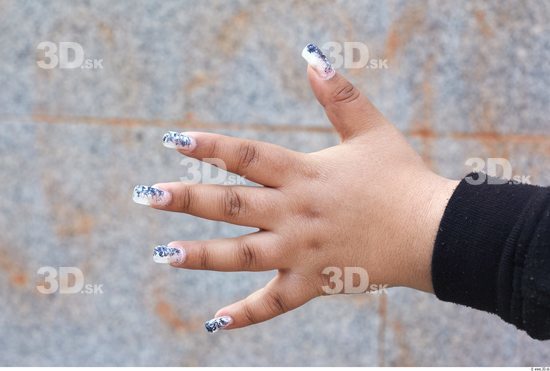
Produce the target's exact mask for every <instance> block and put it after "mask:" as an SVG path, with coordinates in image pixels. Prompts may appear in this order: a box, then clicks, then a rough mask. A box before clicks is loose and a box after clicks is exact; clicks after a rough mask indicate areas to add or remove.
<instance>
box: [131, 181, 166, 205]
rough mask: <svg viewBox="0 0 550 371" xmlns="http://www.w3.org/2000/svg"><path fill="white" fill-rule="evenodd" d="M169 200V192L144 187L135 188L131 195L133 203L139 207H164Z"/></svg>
mask: <svg viewBox="0 0 550 371" xmlns="http://www.w3.org/2000/svg"><path fill="white" fill-rule="evenodd" d="M171 198H172V196H171V195H170V192H167V191H163V190H162V189H158V188H155V187H149V186H145V185H137V186H135V187H134V194H133V195H132V199H133V200H134V202H135V203H137V204H141V205H151V204H154V205H166V204H167V203H168V202H170V199H171Z"/></svg>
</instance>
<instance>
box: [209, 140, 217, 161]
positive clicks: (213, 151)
mask: <svg viewBox="0 0 550 371" xmlns="http://www.w3.org/2000/svg"><path fill="white" fill-rule="evenodd" d="M218 154H219V149H218V141H217V140H215V139H214V140H212V141H211V142H210V143H209V146H208V150H207V156H206V157H208V158H217V157H218Z"/></svg>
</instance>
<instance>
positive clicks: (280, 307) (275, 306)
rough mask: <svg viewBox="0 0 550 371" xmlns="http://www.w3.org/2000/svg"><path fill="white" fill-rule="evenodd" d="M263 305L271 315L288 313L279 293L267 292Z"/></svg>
mask: <svg viewBox="0 0 550 371" xmlns="http://www.w3.org/2000/svg"><path fill="white" fill-rule="evenodd" d="M265 305H266V307H267V309H268V310H269V312H270V313H272V314H283V313H286V312H288V306H287V305H286V303H285V300H284V299H283V297H282V296H281V294H280V293H278V292H276V291H268V292H267V294H266V298H265Z"/></svg>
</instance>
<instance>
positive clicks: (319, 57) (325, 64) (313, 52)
mask: <svg viewBox="0 0 550 371" xmlns="http://www.w3.org/2000/svg"><path fill="white" fill-rule="evenodd" d="M302 57H304V59H305V60H306V61H307V63H308V64H309V65H310V66H311V67H313V69H314V70H315V71H316V72H317V75H319V77H320V78H322V79H323V80H329V79H331V78H332V77H333V76H334V74H335V73H336V71H335V70H334V68H333V67H332V64H331V63H330V61H329V60H328V58H327V56H326V55H324V54H323V52H322V51H321V49H319V48H318V47H317V46H316V45H315V44H307V45H306V47H305V48H304V50H302Z"/></svg>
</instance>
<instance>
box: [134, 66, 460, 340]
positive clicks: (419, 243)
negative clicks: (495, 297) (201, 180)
mask: <svg viewBox="0 0 550 371" xmlns="http://www.w3.org/2000/svg"><path fill="white" fill-rule="evenodd" d="M317 70H318V69H316V68H313V67H311V66H309V67H308V77H309V81H310V84H311V87H312V89H313V92H314V93H315V96H316V97H317V99H318V100H319V103H321V105H322V106H323V107H324V109H325V111H326V114H327V116H328V118H329V119H330V121H331V122H332V124H333V125H334V127H335V128H336V130H337V131H338V133H339V135H340V137H341V141H342V143H341V144H339V145H337V146H334V147H331V148H327V149H324V150H322V151H319V152H315V153H298V152H293V151H290V150H288V149H285V148H282V147H279V146H276V145H273V144H269V143H262V142H255V141H250V140H243V139H237V138H231V137H226V136H222V135H216V134H209V133H199V132H190V133H182V134H178V133H172V134H167V135H166V136H165V143H166V144H167V145H168V146H171V147H177V148H178V150H179V151H180V152H181V153H182V154H184V155H186V156H190V157H194V158H197V159H203V158H218V159H221V160H223V161H224V162H225V164H226V166H227V170H228V171H230V172H233V173H236V174H240V175H242V176H245V177H246V178H247V179H250V180H252V181H254V182H256V183H258V184H261V185H263V186H264V187H247V186H223V185H211V184H210V185H207V184H195V185H189V184H184V183H181V182H174V183H161V184H156V185H155V186H154V188H153V189H157V190H161V191H151V188H147V187H145V188H144V189H142V193H141V194H140V195H137V200H138V202H139V200H140V199H141V200H145V201H147V202H148V203H150V204H151V206H153V207H154V208H157V209H161V210H169V211H176V212H184V213H188V214H191V215H196V216H199V217H203V218H207V219H212V220H221V221H225V222H228V223H232V224H238V225H245V226H252V227H257V228H259V231H258V232H255V233H252V234H249V235H245V236H241V237H237V238H229V239H217V240H210V241H174V242H171V243H170V244H169V245H168V246H169V248H166V247H164V248H161V249H164V250H162V251H161V252H160V254H159V255H161V256H160V259H161V260H162V259H163V258H167V259H169V260H170V262H171V265H172V266H175V267H180V268H187V269H206V270H216V271H265V270H277V271H278V273H277V275H276V276H275V278H273V279H272V280H271V281H270V282H269V283H268V284H267V285H266V286H265V287H264V288H262V289H260V290H259V291H257V292H255V293H253V294H252V295H250V296H248V297H247V298H246V299H244V300H241V301H239V302H237V303H234V304H232V305H229V306H227V307H225V308H222V309H220V310H219V311H218V312H217V313H216V317H223V318H222V320H220V321H218V322H217V325H220V327H224V326H226V328H228V329H233V328H239V327H243V326H248V325H251V324H255V323H258V322H262V321H265V320H268V319H271V318H273V317H275V316H278V315H280V314H282V313H284V312H287V311H289V310H292V309H294V308H297V307H299V306H301V305H302V304H304V303H306V302H307V301H309V300H311V299H312V298H315V297H317V296H321V295H324V294H325V293H326V291H325V290H324V289H323V287H324V286H330V285H331V284H330V277H329V276H328V275H326V274H323V273H322V272H323V270H324V269H325V268H326V267H338V268H340V269H343V268H344V267H361V268H363V269H365V270H366V271H367V272H368V276H369V282H370V283H371V284H385V285H388V286H389V287H391V286H407V287H411V288H415V289H419V290H423V291H427V292H431V291H432V290H433V289H432V283H431V273H430V265H431V256H432V250H433V244H434V240H435V236H436V232H437V229H438V226H439V222H440V220H441V217H442V215H443V211H444V209H445V206H446V204H447V201H448V199H449V198H450V196H451V194H452V192H453V190H454V188H455V187H456V185H457V182H456V181H451V180H448V179H445V178H442V177H440V176H438V175H436V174H434V173H433V172H431V171H430V170H429V169H428V168H427V167H426V166H425V165H424V163H423V161H422V160H421V158H420V157H419V156H418V154H417V153H416V152H415V151H414V150H413V149H412V148H411V147H410V146H409V144H408V143H407V142H406V140H405V138H404V137H403V136H402V135H401V134H400V133H399V132H398V130H397V129H396V128H395V127H394V126H392V125H391V124H390V123H389V122H388V121H387V120H386V119H385V118H384V117H383V116H382V114H381V113H380V112H379V111H378V110H377V109H376V108H375V107H374V106H373V105H372V104H371V102H370V101H369V100H368V99H367V98H366V96H364V95H362V94H361V93H360V92H359V91H358V90H357V89H356V88H355V87H353V85H352V84H350V83H349V82H348V81H347V80H346V79H345V78H344V77H342V76H341V75H340V74H333V76H329V79H328V80H325V78H327V76H326V75H323V74H319V73H318V72H317ZM151 192H153V193H151ZM155 192H156V193H155ZM167 255H168V256H167ZM169 255H172V256H171V257H170V256H169ZM331 287H333V286H331ZM210 325H212V323H211V324H210ZM213 326H214V327H213V328H211V329H213V330H215V329H217V328H216V324H214V325H213Z"/></svg>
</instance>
